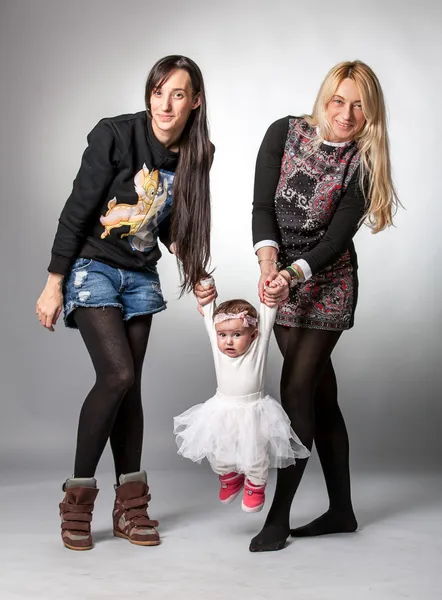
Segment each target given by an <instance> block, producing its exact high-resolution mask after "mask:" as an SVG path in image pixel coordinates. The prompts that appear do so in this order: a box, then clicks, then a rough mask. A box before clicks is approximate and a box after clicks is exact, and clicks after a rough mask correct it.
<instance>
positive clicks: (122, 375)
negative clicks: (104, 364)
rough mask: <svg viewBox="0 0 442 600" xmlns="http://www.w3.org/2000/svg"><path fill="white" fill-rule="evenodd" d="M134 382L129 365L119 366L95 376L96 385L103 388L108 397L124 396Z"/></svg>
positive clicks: (133, 373) (132, 370)
mask: <svg viewBox="0 0 442 600" xmlns="http://www.w3.org/2000/svg"><path fill="white" fill-rule="evenodd" d="M134 382H135V371H134V369H133V367H130V366H129V365H127V366H121V365H120V366H119V367H118V369H109V371H108V372H106V373H101V374H98V376H97V384H98V385H100V386H102V387H104V388H105V389H106V391H107V393H108V394H109V396H116V397H121V396H124V394H126V393H127V392H128V391H129V390H130V388H131V387H132V385H133V384H134Z"/></svg>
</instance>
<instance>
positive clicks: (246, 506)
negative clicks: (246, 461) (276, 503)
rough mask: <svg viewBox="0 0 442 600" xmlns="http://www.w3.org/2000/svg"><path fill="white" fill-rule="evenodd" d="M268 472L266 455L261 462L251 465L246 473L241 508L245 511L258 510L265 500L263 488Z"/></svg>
mask: <svg viewBox="0 0 442 600" xmlns="http://www.w3.org/2000/svg"><path fill="white" fill-rule="evenodd" d="M268 474H269V460H268V458H267V457H266V458H265V459H264V460H263V461H262V462H260V463H257V464H256V465H253V467H252V468H251V469H250V471H249V472H248V473H247V479H246V483H245V486H244V496H243V500H242V509H243V511H245V512H259V511H260V510H262V507H263V506H264V502H265V488H266V484H267V478H268Z"/></svg>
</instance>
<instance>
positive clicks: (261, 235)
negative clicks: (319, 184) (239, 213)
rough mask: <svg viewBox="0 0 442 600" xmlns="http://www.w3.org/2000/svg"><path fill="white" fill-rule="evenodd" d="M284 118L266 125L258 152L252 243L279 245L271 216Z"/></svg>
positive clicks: (284, 134) (286, 119)
mask: <svg viewBox="0 0 442 600" xmlns="http://www.w3.org/2000/svg"><path fill="white" fill-rule="evenodd" d="M289 118H290V117H284V118H283V119H279V120H278V121H275V123H273V124H272V125H270V127H269V129H268V130H267V133H266V134H265V136H264V140H263V142H262V144H261V147H260V149H259V152H258V157H257V159H256V170H255V188H254V194H253V211H252V233H253V244H254V245H255V246H256V244H258V243H259V242H261V241H262V240H272V241H274V242H276V244H279V242H280V234H279V228H278V224H277V222H276V214H275V192H276V188H277V186H278V181H279V176H280V173H281V164H282V157H283V155H284V148H285V142H286V139H287V132H288V127H289Z"/></svg>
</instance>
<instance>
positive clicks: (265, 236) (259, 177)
mask: <svg viewBox="0 0 442 600" xmlns="http://www.w3.org/2000/svg"><path fill="white" fill-rule="evenodd" d="M314 136H315V131H314V129H313V128H312V127H311V126H310V125H308V124H307V122H306V121H305V120H304V119H300V118H297V117H285V118H283V119H280V120H278V121H276V122H275V123H273V124H272V125H271V126H270V127H269V129H268V131H267V133H266V135H265V137H264V140H263V142H262V144H261V147H260V150H259V153H258V158H257V162H256V174H255V191H254V201H253V225H252V228H253V243H254V245H256V244H259V243H260V242H265V241H272V242H275V243H276V244H277V245H279V246H280V260H282V261H284V264H290V263H293V262H295V261H296V260H300V259H301V260H304V261H306V262H307V263H308V266H309V268H310V270H311V273H312V274H313V275H315V274H316V273H318V272H319V271H321V270H322V269H324V268H325V267H327V266H329V265H331V264H333V263H334V262H335V261H336V260H338V259H339V258H340V256H341V255H342V254H343V253H344V252H345V251H346V250H347V249H348V250H350V253H351V254H352V255H354V247H353V243H352V238H353V236H354V234H355V233H356V231H357V229H358V223H359V221H360V219H361V217H362V215H363V214H364V211H365V199H364V194H363V193H362V190H361V188H360V185H359V163H360V154H359V152H358V149H357V145H356V144H355V143H354V142H351V143H349V144H345V145H331V144H327V143H324V144H322V145H321V147H320V148H319V150H318V152H317V153H315V155H314V156H311V157H310V158H307V159H304V157H303V153H304V150H305V149H306V145H307V143H308V141H309V140H311V139H312V138H313V137H314ZM305 160H307V163H308V164H307V166H304V165H306V163H305V162H304V161H305ZM324 190H326V191H324ZM365 192H366V195H367V190H365ZM316 207H317V208H316ZM262 245H263V244H262ZM354 256H355V255H354Z"/></svg>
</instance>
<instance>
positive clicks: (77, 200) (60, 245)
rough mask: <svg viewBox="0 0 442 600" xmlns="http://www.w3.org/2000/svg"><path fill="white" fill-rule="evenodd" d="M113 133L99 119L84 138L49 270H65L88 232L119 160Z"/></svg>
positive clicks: (105, 122) (62, 272) (61, 217)
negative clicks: (82, 152)
mask: <svg viewBox="0 0 442 600" xmlns="http://www.w3.org/2000/svg"><path fill="white" fill-rule="evenodd" d="M114 132H115V130H114V128H113V127H112V125H111V123H110V122H109V121H107V120H102V121H100V122H99V123H98V125H96V127H95V128H94V129H93V130H92V131H91V133H90V134H89V135H88V137H87V141H88V146H87V148H86V150H85V151H84V154H83V158H82V161H81V166H80V170H79V171H78V173H77V176H76V178H75V180H74V184H73V189H72V193H71V195H70V196H69V198H68V200H67V201H66V204H65V206H64V208H63V210H62V212H61V215H60V218H59V221H58V228H57V232H56V234H55V239H54V243H53V246H52V258H51V261H50V264H49V267H48V271H50V272H52V273H60V274H62V275H67V274H68V273H69V270H70V268H71V266H72V263H73V262H74V261H75V260H76V258H77V257H78V254H79V252H80V251H81V247H82V245H83V242H84V240H85V238H86V237H87V235H88V231H89V229H90V227H91V224H92V223H91V220H92V219H93V218H98V211H99V209H100V208H101V206H102V203H103V200H104V198H105V196H106V194H107V192H108V190H109V187H110V185H111V183H112V180H113V179H114V170H115V167H116V166H117V165H118V160H119V151H118V148H117V144H116V140H115V133H114Z"/></svg>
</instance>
